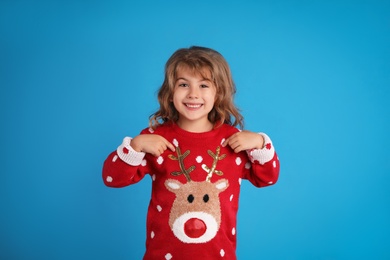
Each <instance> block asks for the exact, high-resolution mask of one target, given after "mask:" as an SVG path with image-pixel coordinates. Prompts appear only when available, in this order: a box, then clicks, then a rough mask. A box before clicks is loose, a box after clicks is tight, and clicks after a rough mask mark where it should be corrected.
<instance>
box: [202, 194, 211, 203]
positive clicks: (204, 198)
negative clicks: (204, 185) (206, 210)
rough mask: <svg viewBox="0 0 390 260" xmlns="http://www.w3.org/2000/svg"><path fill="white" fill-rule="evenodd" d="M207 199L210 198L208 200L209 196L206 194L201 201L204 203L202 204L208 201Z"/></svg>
mask: <svg viewBox="0 0 390 260" xmlns="http://www.w3.org/2000/svg"><path fill="white" fill-rule="evenodd" d="M209 199H210V198H209V195H208V194H206V195H204V196H203V201H204V202H207V201H209Z"/></svg>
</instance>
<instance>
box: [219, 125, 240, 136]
mask: <svg viewBox="0 0 390 260" xmlns="http://www.w3.org/2000/svg"><path fill="white" fill-rule="evenodd" d="M218 128H219V131H221V132H222V133H224V134H228V135H232V134H235V133H237V132H240V130H239V129H238V128H237V127H234V126H231V125H228V124H222V125H221V126H220V127H218ZM218 128H217V129H218Z"/></svg>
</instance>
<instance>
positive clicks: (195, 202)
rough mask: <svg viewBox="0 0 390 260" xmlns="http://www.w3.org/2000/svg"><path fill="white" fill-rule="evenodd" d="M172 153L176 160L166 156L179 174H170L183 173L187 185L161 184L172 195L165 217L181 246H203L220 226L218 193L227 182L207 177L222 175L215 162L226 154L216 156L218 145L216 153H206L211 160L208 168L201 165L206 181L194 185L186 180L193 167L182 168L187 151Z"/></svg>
mask: <svg viewBox="0 0 390 260" xmlns="http://www.w3.org/2000/svg"><path fill="white" fill-rule="evenodd" d="M176 151H177V157H176V156H173V155H170V156H168V157H169V158H170V159H171V160H177V161H179V166H180V172H173V173H172V175H174V176H178V175H180V174H184V175H185V177H186V179H187V183H185V184H183V183H181V182H179V181H177V180H174V179H168V180H166V181H165V187H166V188H167V189H168V190H169V191H171V192H173V193H175V195H176V198H175V200H174V202H173V204H172V209H171V212H170V215H169V226H170V228H171V230H172V231H173V233H174V235H175V236H176V237H177V238H178V239H179V240H181V241H182V242H184V243H206V242H208V241H210V240H211V239H213V238H214V237H215V235H216V234H217V232H218V230H219V227H220V224H221V207H220V201H219V193H221V192H223V191H224V190H226V188H227V187H228V186H229V182H228V180H226V179H220V180H218V181H216V182H215V183H211V177H212V175H213V173H216V174H217V175H222V174H223V173H222V171H218V170H217V169H216V167H217V163H218V161H219V160H222V159H224V158H225V157H226V154H223V155H221V156H220V155H219V153H220V147H219V146H218V147H217V149H216V153H213V152H211V151H210V150H208V154H209V155H210V156H211V157H212V158H213V163H212V166H211V167H210V168H209V167H207V166H206V165H202V168H203V169H204V170H205V171H206V172H207V173H208V174H207V177H206V180H205V181H202V182H195V181H192V180H191V178H190V173H191V172H192V171H193V170H194V169H195V166H191V167H189V168H188V169H186V168H185V165H184V159H185V157H187V156H188V154H189V153H190V151H189V150H187V151H186V152H184V153H183V154H181V151H180V149H179V147H177V149H176Z"/></svg>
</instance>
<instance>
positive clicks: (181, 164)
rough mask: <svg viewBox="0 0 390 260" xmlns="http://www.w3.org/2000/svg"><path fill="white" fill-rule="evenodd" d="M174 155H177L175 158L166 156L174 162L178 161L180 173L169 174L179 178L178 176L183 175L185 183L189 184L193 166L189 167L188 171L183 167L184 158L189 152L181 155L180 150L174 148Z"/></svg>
mask: <svg viewBox="0 0 390 260" xmlns="http://www.w3.org/2000/svg"><path fill="white" fill-rule="evenodd" d="M176 153H177V157H176V156H174V155H172V154H170V155H168V158H169V159H171V160H174V161H179V166H180V172H172V173H171V174H172V175H173V176H179V175H180V174H184V176H185V177H186V179H187V181H188V182H190V181H191V177H190V173H191V172H192V171H193V170H194V169H195V165H192V166H190V168H188V169H186V168H185V166H184V158H186V157H187V155H189V154H190V150H187V151H185V152H184V153H183V154H182V153H181V151H180V148H179V147H176Z"/></svg>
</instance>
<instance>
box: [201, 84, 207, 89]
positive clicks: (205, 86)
mask: <svg viewBox="0 0 390 260" xmlns="http://www.w3.org/2000/svg"><path fill="white" fill-rule="evenodd" d="M200 87H201V88H208V87H209V86H207V85H204V84H203V85H200Z"/></svg>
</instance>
